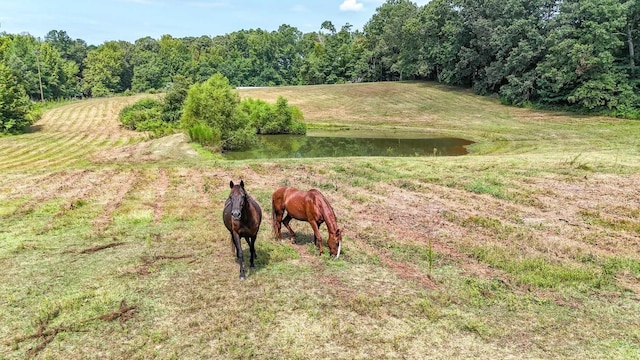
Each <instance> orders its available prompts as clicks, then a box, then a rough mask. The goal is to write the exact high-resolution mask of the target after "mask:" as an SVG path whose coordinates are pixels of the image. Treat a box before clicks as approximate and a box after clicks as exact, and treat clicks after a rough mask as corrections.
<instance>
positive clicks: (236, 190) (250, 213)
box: [222, 180, 262, 280]
mask: <svg viewBox="0 0 640 360" xmlns="http://www.w3.org/2000/svg"><path fill="white" fill-rule="evenodd" d="M229 186H230V187H231V193H230V194H229V198H228V199H227V201H226V202H225V203H224V210H223V211H222V220H223V221H224V225H225V226H226V227H227V230H229V233H231V242H232V243H233V245H234V246H235V250H236V259H237V261H238V263H239V264H240V280H244V278H245V275H244V259H243V257H242V241H240V238H245V240H247V243H248V244H249V250H250V251H251V268H254V267H255V265H254V263H253V261H254V260H255V258H256V247H255V243H256V237H257V236H258V230H260V222H261V221H262V210H261V209H260V205H258V203H257V202H256V201H255V200H253V198H252V197H251V196H249V194H247V192H246V191H245V189H244V181H242V180H240V184H236V185H234V184H233V181H230V182H229Z"/></svg>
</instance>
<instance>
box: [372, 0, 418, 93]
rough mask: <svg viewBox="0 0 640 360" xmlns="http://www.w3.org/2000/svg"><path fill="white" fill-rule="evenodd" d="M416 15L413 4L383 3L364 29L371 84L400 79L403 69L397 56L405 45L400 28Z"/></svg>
mask: <svg viewBox="0 0 640 360" xmlns="http://www.w3.org/2000/svg"><path fill="white" fill-rule="evenodd" d="M417 11H418V7H417V6H416V4H414V3H413V2H411V1H409V0H387V1H386V2H385V3H384V4H382V5H381V6H380V7H378V8H377V9H376V12H375V14H373V16H372V17H371V20H369V22H367V24H366V25H365V26H364V33H365V36H366V37H367V38H368V41H369V45H370V49H371V51H372V59H371V63H372V64H371V65H372V66H373V67H374V71H375V73H376V74H377V75H376V77H375V78H374V79H373V80H374V81H375V80H402V79H403V75H405V74H404V71H405V68H406V64H404V63H403V59H402V58H401V56H400V54H401V49H402V46H403V43H404V42H405V36H404V35H405V34H404V32H403V27H404V25H405V23H406V22H407V21H409V19H411V18H413V17H414V16H416V13H417Z"/></svg>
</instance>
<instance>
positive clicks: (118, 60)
mask: <svg viewBox="0 0 640 360" xmlns="http://www.w3.org/2000/svg"><path fill="white" fill-rule="evenodd" d="M84 65H85V71H84V83H83V84H82V90H83V91H84V92H85V94H87V95H89V96H94V97H95V96H105V95H109V94H113V93H118V92H122V91H124V90H125V89H124V88H123V87H122V82H121V79H122V76H123V75H124V71H125V57H124V51H123V50H122V48H121V47H120V46H119V45H118V43H117V42H115V41H109V42H106V43H104V44H102V45H100V46H99V47H98V48H97V49H95V50H91V51H89V53H88V54H87V58H86V59H85V62H84Z"/></svg>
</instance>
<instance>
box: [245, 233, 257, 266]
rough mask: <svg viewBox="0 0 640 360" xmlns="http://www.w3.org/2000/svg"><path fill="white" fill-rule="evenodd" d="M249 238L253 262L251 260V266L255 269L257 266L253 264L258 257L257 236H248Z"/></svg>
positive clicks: (248, 242)
mask: <svg viewBox="0 0 640 360" xmlns="http://www.w3.org/2000/svg"><path fill="white" fill-rule="evenodd" d="M246 239H247V244H249V251H250V253H251V262H250V264H251V265H250V267H251V268H252V269H253V268H255V267H256V266H255V265H254V264H253V260H255V259H257V258H258V256H257V255H256V247H255V244H256V238H255V237H248V238H246Z"/></svg>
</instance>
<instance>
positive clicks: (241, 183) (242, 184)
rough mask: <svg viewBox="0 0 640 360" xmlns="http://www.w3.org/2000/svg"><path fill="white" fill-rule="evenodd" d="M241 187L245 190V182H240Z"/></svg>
mask: <svg viewBox="0 0 640 360" xmlns="http://www.w3.org/2000/svg"><path fill="white" fill-rule="evenodd" d="M240 187H241V188H243V189H244V181H242V180H240Z"/></svg>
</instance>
